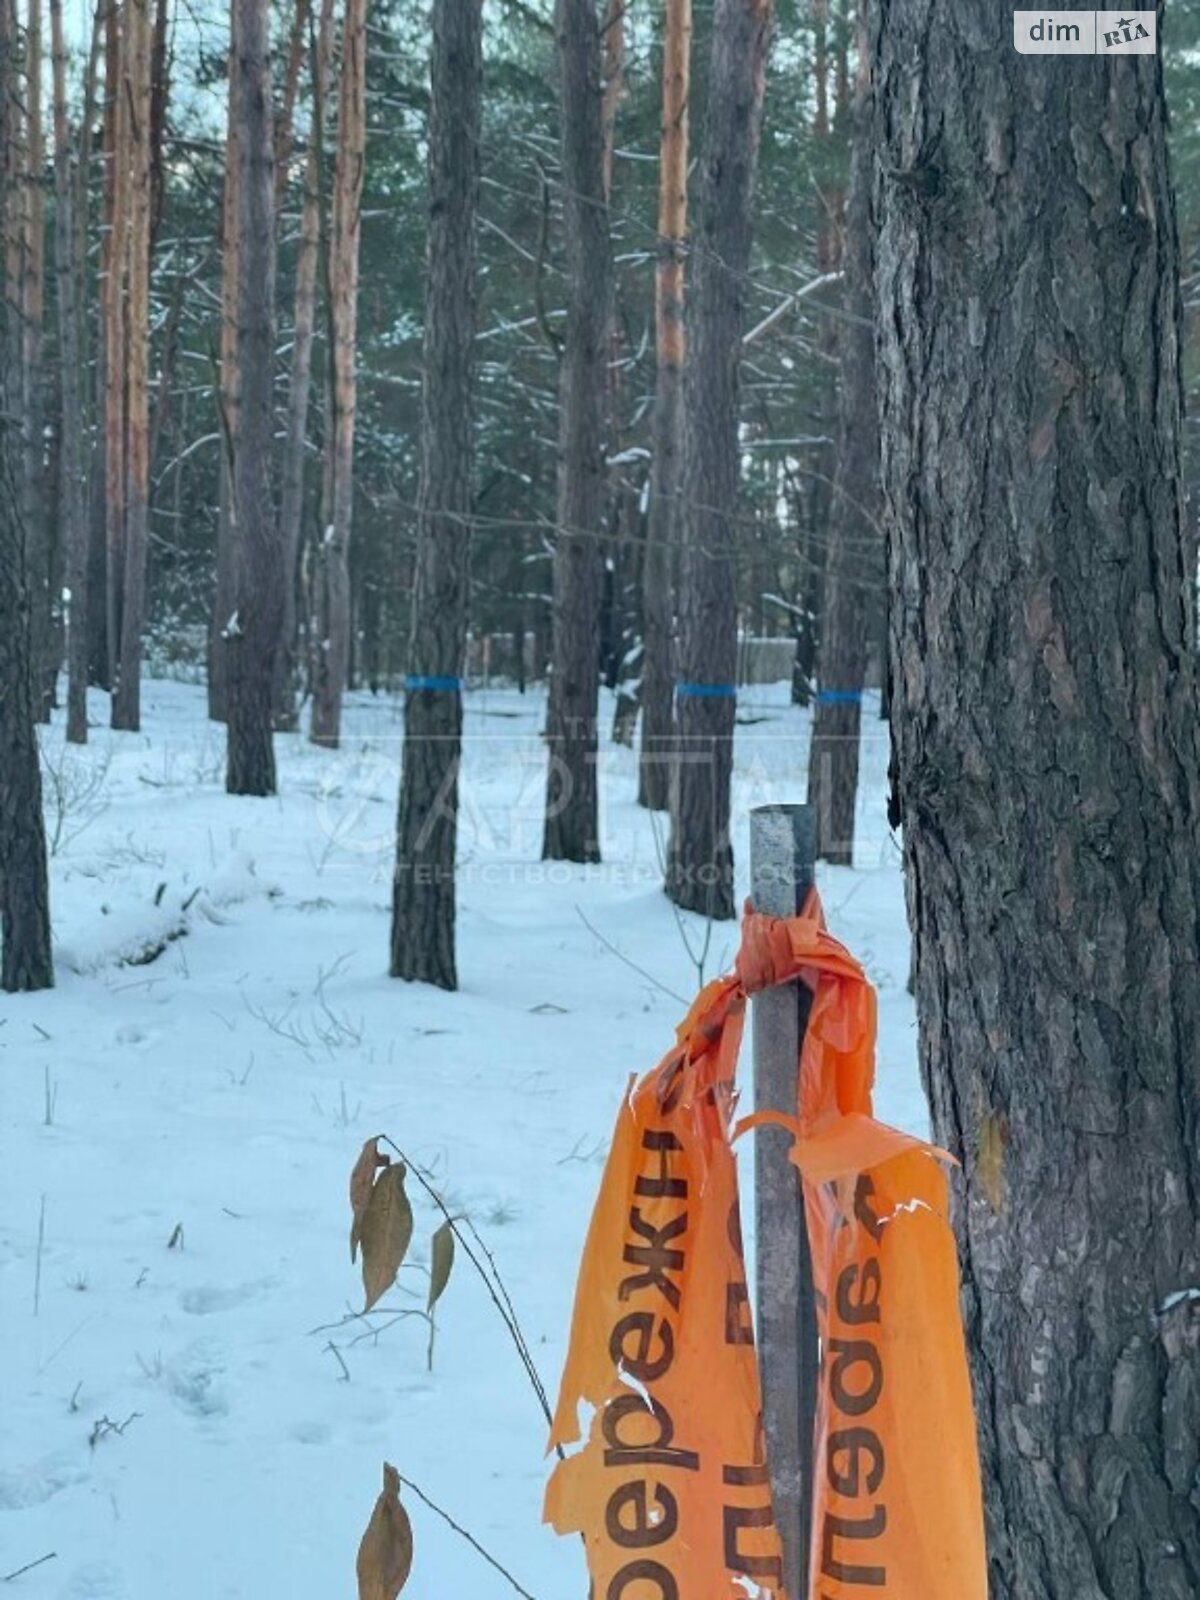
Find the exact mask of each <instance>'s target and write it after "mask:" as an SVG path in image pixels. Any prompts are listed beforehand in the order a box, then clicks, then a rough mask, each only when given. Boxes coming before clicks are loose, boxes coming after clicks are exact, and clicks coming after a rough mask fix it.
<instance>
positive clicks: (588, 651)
mask: <svg viewBox="0 0 1200 1600" xmlns="http://www.w3.org/2000/svg"><path fill="white" fill-rule="evenodd" d="M554 25H555V35H556V40H557V56H558V73H559V106H560V113H559V114H560V118H561V122H562V193H563V219H564V224H565V231H566V250H567V282H568V311H567V331H566V341H565V344H564V347H563V361H562V374H561V381H560V414H559V475H558V518H557V520H558V536H557V543H556V545H555V550H554V609H553V628H554V641H553V646H552V665H551V673H550V704H549V711H548V714H547V722H546V736H547V744H548V747H549V758H550V759H549V769H548V775H547V784H546V825H545V831H544V834H543V839H542V855H543V858H544V859H545V860H548V861H598V860H599V859H600V828H599V816H598V803H597V783H596V777H597V774H596V710H597V700H598V697H599V692H600V605H601V597H602V588H603V557H602V553H601V547H600V538H599V535H600V531H601V528H602V526H603V522H604V480H605V470H604V440H605V420H606V413H607V393H608V385H607V382H606V371H605V368H606V365H607V362H606V357H607V353H608V333H609V305H610V299H611V292H612V291H611V280H612V262H611V255H610V251H609V240H608V207H607V205H606V203H605V199H604V131H603V85H602V82H601V71H600V29H599V25H598V21H597V15H596V5H595V0H557V4H556V6H555V22H554Z"/></svg>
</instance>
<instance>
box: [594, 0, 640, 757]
mask: <svg viewBox="0 0 1200 1600" xmlns="http://www.w3.org/2000/svg"><path fill="white" fill-rule="evenodd" d="M628 9H629V0H607V3H606V5H605V8H604V23H603V50H602V58H603V73H604V95H603V100H602V102H601V128H602V136H603V140H604V203H605V205H606V206H607V207H608V208H609V212H610V214H611V211H612V198H613V168H614V164H615V155H616V141H617V114H618V112H619V111H620V108H621V101H622V100H623V99H624V98H625V95H626V92H627V84H626V42H625V17H626V12H627V11H628ZM624 347H625V330H624V327H623V325H622V319H621V308H620V306H619V305H618V303H617V296H616V285H615V281H614V286H613V293H612V296H611V304H610V308H609V333H608V426H607V441H606V442H607V455H608V457H609V460H610V463H611V464H610V465H609V467H608V494H607V500H608V509H607V513H606V516H605V524H606V526H605V533H606V536H607V539H608V551H607V555H606V558H605V576H606V588H607V599H608V604H607V616H606V618H605V619H604V620H603V621H602V623H601V661H602V676H603V679H604V682H605V685H606V687H608V688H610V689H615V690H616V699H615V701H614V703H613V720H612V742H613V743H614V744H621V745H625V746H626V747H632V745H633V735H634V729H635V727H636V725H637V714H638V678H639V675H640V672H641V632H642V627H641V615H640V612H641V606H640V604H639V602H640V599H641V582H640V579H641V562H640V555H641V551H640V549H639V544H640V541H639V540H635V539H634V538H633V537H632V535H633V532H634V529H635V527H636V523H635V518H636V510H635V505H636V500H635V501H634V503H633V504H631V503H630V499H631V497H630V490H629V482H628V478H629V468H628V465H627V464H626V463H625V462H624V461H622V459H621V457H622V455H623V454H624V433H625V425H624V424H625V392H624V384H623V382H622V372H623V366H624V361H623V355H624Z"/></svg>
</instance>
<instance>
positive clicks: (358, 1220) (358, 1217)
mask: <svg viewBox="0 0 1200 1600" xmlns="http://www.w3.org/2000/svg"><path fill="white" fill-rule="evenodd" d="M391 1160H392V1158H391V1156H385V1155H382V1154H381V1153H380V1149H379V1135H378V1134H376V1136H375V1138H373V1139H368V1140H367V1142H366V1144H364V1145H363V1147H362V1150H361V1151H360V1152H359V1157H358V1160H357V1161H356V1162H355V1163H354V1171H353V1172H352V1173H351V1174H350V1209H351V1211H352V1212H353V1213H354V1220H353V1222H352V1223H351V1224H350V1259H351V1261H353V1260H355V1259H356V1258H357V1256H358V1242H359V1239H360V1238H361V1235H362V1218H363V1212H364V1211H365V1210H366V1209H367V1205H368V1202H369V1201H370V1199H371V1188H372V1185H373V1184H374V1182H375V1174H376V1172H377V1171H378V1169H379V1168H380V1167H386V1166H390V1164H391Z"/></svg>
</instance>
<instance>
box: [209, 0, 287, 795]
mask: <svg viewBox="0 0 1200 1600" xmlns="http://www.w3.org/2000/svg"><path fill="white" fill-rule="evenodd" d="M233 9H234V12H235V14H236V22H235V26H234V36H235V39H236V48H235V51H234V76H233V82H232V84H231V86H230V90H231V93H232V94H233V96H234V107H235V112H234V117H235V120H236V122H237V128H238V149H237V183H236V190H237V233H238V236H239V247H238V275H237V351H236V367H237V372H238V379H239V385H240V387H239V393H238V405H237V424H236V430H235V432H234V438H233V482H232V500H233V511H234V515H233V527H234V549H233V552H232V568H233V586H234V593H233V601H234V610H233V617H232V619H231V621H230V623H229V624H228V625H227V626H226V628H225V630H224V634H223V640H222V644H223V651H224V680H225V691H226V719H225V720H226V726H227V729H228V740H227V762H226V769H225V787H226V789H227V790H228V792H229V793H230V794H254V795H267V794H274V793H275V749H274V741H273V730H274V714H273V704H272V702H273V687H274V668H275V652H276V649H277V647H278V643H279V626H280V622H281V620H282V616H283V563H282V550H281V546H280V542H279V527H278V524H277V522H276V519H275V507H274V503H273V500H272V494H271V455H272V440H273V437H274V403H273V389H274V378H275V348H274V343H275V341H274V333H275V203H274V201H275V169H274V119H273V114H272V106H271V61H270V54H269V42H268V0H233Z"/></svg>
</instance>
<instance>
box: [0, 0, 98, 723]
mask: <svg viewBox="0 0 1200 1600" xmlns="http://www.w3.org/2000/svg"><path fill="white" fill-rule="evenodd" d="M0 3H3V0H0ZM50 36H51V52H52V55H53V65H54V194H55V210H54V257H55V268H56V271H57V277H58V344H59V352H60V357H61V359H60V362H59V367H60V383H61V391H62V413H61V417H62V424H61V428H60V430H59V449H60V452H61V459H62V470H61V472H60V474H59V486H60V498H59V514H60V517H61V520H62V541H63V544H64V545H65V547H66V553H67V559H66V570H67V588H68V590H69V592H70V600H69V601H68V602H67V606H68V610H67V617H68V624H67V625H68V630H69V631H68V635H67V651H68V659H67V738H68V739H69V740H70V741H71V743H72V744H86V743H87V685H88V636H87V615H88V612H87V583H88V548H87V518H86V512H85V507H84V498H83V401H82V396H81V394H80V373H81V360H80V342H81V341H80V336H79V299H78V283H77V280H76V276H75V225H74V204H75V193H76V185H75V174H74V171H73V170H72V163H71V128H70V123H69V121H68V111H67V47H66V41H65V39H64V37H63V16H62V0H50Z"/></svg>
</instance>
